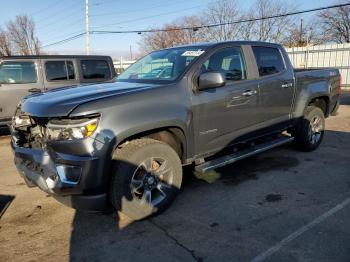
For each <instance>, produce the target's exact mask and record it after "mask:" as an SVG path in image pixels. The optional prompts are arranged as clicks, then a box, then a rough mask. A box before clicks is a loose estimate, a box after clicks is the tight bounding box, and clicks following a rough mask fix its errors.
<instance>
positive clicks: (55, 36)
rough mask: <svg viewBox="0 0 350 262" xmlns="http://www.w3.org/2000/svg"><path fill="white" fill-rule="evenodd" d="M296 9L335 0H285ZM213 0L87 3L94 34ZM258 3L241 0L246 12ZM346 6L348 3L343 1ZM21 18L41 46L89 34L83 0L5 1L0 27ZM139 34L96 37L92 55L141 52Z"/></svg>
mask: <svg viewBox="0 0 350 262" xmlns="http://www.w3.org/2000/svg"><path fill="white" fill-rule="evenodd" d="M281 1H283V2H286V3H291V4H293V5H295V6H296V7H297V9H309V8H314V7H320V6H326V5H330V4H333V3H334V1H333V0H317V1H307V0H293V1H290V0H281ZM209 2H211V0H129V1H125V0H89V11H90V26H91V30H133V29H135V30H140V29H148V28H151V27H156V28H157V27H161V26H162V25H163V24H164V23H167V22H171V21H173V20H175V19H177V18H179V17H181V16H184V15H191V14H197V13H199V12H200V11H201V10H203V9H204V8H205V7H206V5H207V4H208V3H209ZM253 2H254V0H238V3H239V5H240V6H241V7H242V8H248V7H249V6H251V4H252V3H253ZM344 2H346V1H345V0H344ZM18 14H28V15H29V16H31V17H32V18H33V19H34V21H35V23H36V28H37V34H38V37H39V39H40V40H41V42H42V44H43V45H47V44H50V43H53V42H56V41H59V40H62V39H64V38H67V37H70V36H72V35H75V34H77V33H81V32H84V30H85V0H46V1H43V0H11V1H5V2H4V3H2V7H1V15H0V26H1V27H4V24H5V23H6V21H8V20H9V19H13V18H14V17H15V16H16V15H18ZM140 39H141V37H140V36H139V35H137V34H117V35H92V36H91V50H92V52H93V53H105V54H112V55H113V56H119V55H123V56H125V57H127V56H128V54H129V49H130V46H131V47H132V50H133V52H137V51H138V49H139V45H138V43H139V41H140ZM45 50H46V51H49V52H53V53H81V54H83V53H84V52H85V38H84V37H83V38H80V39H76V40H74V41H72V42H69V43H65V44H62V45H56V46H52V47H49V48H46V49H45Z"/></svg>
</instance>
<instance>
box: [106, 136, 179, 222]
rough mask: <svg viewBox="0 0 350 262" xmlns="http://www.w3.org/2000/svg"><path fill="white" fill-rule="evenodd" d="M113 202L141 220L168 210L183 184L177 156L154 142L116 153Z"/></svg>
mask: <svg viewBox="0 0 350 262" xmlns="http://www.w3.org/2000/svg"><path fill="white" fill-rule="evenodd" d="M113 159H114V161H115V163H114V166H113V170H112V172H113V173H112V181H111V188H110V199H111V202H112V204H113V206H114V207H115V208H116V209H117V210H119V211H121V212H122V213H124V214H125V215H127V216H128V217H130V218H132V219H134V220H139V219H142V218H145V217H147V216H150V215H152V214H156V213H159V212H162V211H163V210H165V209H166V208H167V207H168V206H169V205H170V204H171V202H172V201H173V200H174V198H175V196H176V194H177V193H178V191H179V189H180V187H181V182H182V166H181V161H180V158H179V156H178V155H177V153H176V152H175V151H174V150H173V149H172V148H171V147H170V146H169V145H167V144H165V143H163V142H160V141H157V140H153V139H148V138H145V139H136V140H133V141H130V142H128V143H126V144H124V145H122V146H121V147H119V148H118V149H117V150H116V151H115V152H114V154H113Z"/></svg>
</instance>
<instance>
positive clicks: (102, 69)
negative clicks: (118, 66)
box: [79, 58, 115, 83]
mask: <svg viewBox="0 0 350 262" xmlns="http://www.w3.org/2000/svg"><path fill="white" fill-rule="evenodd" d="M79 70H80V75H81V79H80V81H81V82H82V83H98V82H106V81H109V80H111V79H112V78H113V77H114V75H115V72H113V71H112V70H114V68H111V66H110V63H109V61H107V60H104V59H101V58H95V59H85V58H84V59H81V60H80V67H79Z"/></svg>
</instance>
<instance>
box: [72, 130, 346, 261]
mask: <svg viewBox="0 0 350 262" xmlns="http://www.w3.org/2000/svg"><path fill="white" fill-rule="evenodd" d="M327 134H328V135H327V137H333V140H336V141H337V142H338V141H339V142H340V141H343V140H344V139H349V134H347V133H343V132H334V131H327ZM339 139H340V140H339ZM344 141H345V140H344ZM333 142H334V141H333ZM333 142H332V140H331V139H329V138H328V144H329V145H328V146H330V147H331V146H332V143H333ZM323 146H324V145H323ZM319 150H320V149H319ZM335 150H336V149H335ZM273 151H274V152H273ZM316 152H317V151H316ZM294 154H299V153H298V152H297V151H295V150H294V148H293V147H292V146H291V145H287V146H284V147H282V148H278V149H274V150H272V151H270V153H264V154H261V155H258V156H255V157H250V158H248V159H245V160H241V161H239V162H237V163H234V164H231V165H229V166H226V167H223V168H220V169H218V170H217V173H219V176H218V180H217V181H216V183H213V184H209V183H207V182H205V181H203V180H198V179H196V178H195V177H194V176H193V175H192V174H191V173H192V171H191V169H188V168H186V169H185V170H184V177H185V182H184V185H183V189H182V192H181V194H180V196H179V197H178V200H177V201H175V203H174V204H173V206H171V207H170V209H169V210H168V211H166V212H165V213H163V214H161V215H159V216H157V217H153V218H149V219H146V220H143V221H140V222H131V221H130V220H129V221H128V219H124V218H120V217H119V215H116V214H114V215H103V214H98V213H86V212H81V211H77V212H76V214H75V217H74V221H73V225H72V227H73V228H72V234H71V243H70V259H71V261H80V260H94V261H113V260H115V259H118V260H120V261H132V260H140V258H141V260H143V261H145V260H154V261H156V260H157V259H159V260H162V261H163V260H166V259H167V260H169V259H170V260H181V261H191V260H192V261H193V260H195V261H202V260H203V258H202V257H200V256H199V255H198V254H196V252H195V251H194V250H193V249H191V248H188V247H187V246H186V245H185V244H183V243H182V242H181V241H180V240H178V239H179V238H183V239H185V240H184V241H185V242H187V243H188V242H190V243H192V241H201V239H202V238H207V237H209V239H210V235H211V232H213V230H216V228H217V227H218V226H219V224H218V223H217V222H216V221H217V219H218V217H217V216H218V214H217V213H216V212H215V210H216V209H217V208H219V207H220V208H221V209H220V212H221V213H222V212H224V217H225V218H224V219H225V221H227V223H228V224H229V225H231V226H232V224H234V222H233V221H235V220H239V219H240V216H241V214H239V213H237V212H236V211H234V210H232V207H233V206H234V205H233V203H234V201H240V200H238V199H235V198H236V193H237V194H242V192H241V191H240V190H242V189H243V188H244V187H245V186H246V187H249V188H251V189H250V190H253V192H255V191H256V192H257V191H258V188H259V187H261V185H263V184H264V183H266V182H261V180H266V178H265V177H264V176H266V175H269V174H271V172H272V173H273V172H277V173H279V174H281V175H282V174H285V173H286V172H287V173H289V174H291V176H292V177H293V176H303V175H304V173H303V172H300V171H299V170H300V166H299V164H300V158H298V157H297V156H295V157H294V156H293V155H294ZM312 155H313V153H310V157H305V158H304V159H303V160H302V161H303V162H305V163H312V162H313V161H314V159H313V158H311V157H312ZM266 173H268V174H266ZM281 177H283V176H281ZM293 179H296V178H293ZM251 183H254V184H251ZM269 183H272V184H273V182H272V181H271V182H269ZM228 186H230V187H228ZM254 188H256V189H257V190H255V189H254ZM235 191H237V192H235ZM207 192H209V193H208V194H207ZM216 192H217V193H216ZM225 192H230V193H229V194H228V195H226V193H225ZM295 194H299V196H302V194H304V193H302V192H295ZM210 196H215V199H212V198H211V197H210ZM251 197H252V200H254V197H253V196H251ZM283 197H284V196H282V195H281V194H274V193H272V194H266V195H264V196H263V198H262V199H260V201H255V200H254V201H255V203H254V205H255V204H257V205H260V206H261V205H265V203H267V202H271V203H275V202H276V203H277V202H279V201H281V200H282V198H283ZM246 201H251V200H250V199H249V198H248V199H247V200H246ZM236 204H237V203H236ZM236 204H235V205H236ZM238 205H242V207H243V208H242V209H243V210H241V212H242V213H244V212H246V211H245V210H244V207H245V204H244V203H243V204H242V203H239V204H238ZM236 208H237V206H236ZM285 208H288V207H285ZM273 212H274V213H273V214H269V215H266V217H265V215H264V216H262V218H261V217H256V218H253V217H251V218H248V220H247V221H244V224H245V225H246V226H247V227H248V225H249V224H250V223H252V224H258V223H260V222H261V221H264V220H265V219H272V218H274V217H279V216H281V215H285V214H287V211H283V212H282V211H276V210H275V211H273ZM221 215H223V214H221ZM256 215H259V213H257V214H256ZM184 217H186V218H184ZM199 218H200V221H201V222H199ZM244 219H247V218H244ZM249 219H251V221H249ZM230 220H231V222H230ZM203 221H207V224H206V225H204V228H205V229H204V230H203V224H201V223H203ZM198 226H201V231H196V229H195V228H196V227H198ZM177 228H181V230H177ZM183 228H186V232H183V231H182V230H183ZM242 228H243V226H237V227H235V228H234V231H235V232H233V233H232V232H231V233H230V234H238V235H237V239H235V240H234V242H235V245H236V247H239V246H240V245H243V244H242V243H243V242H244V240H242V239H241V236H239V234H240V233H241V230H243V229H242ZM191 230H193V232H192V233H191ZM221 230H223V231H222V232H221V234H223V235H222V236H224V237H223V239H225V237H226V236H225V229H223V228H221ZM170 232H172V233H170ZM192 238H193V239H195V240H193V239H192ZM206 241H213V243H212V244H213V248H214V247H215V245H216V244H218V245H221V246H220V248H225V249H224V250H225V252H228V253H227V254H225V253H223V254H222V256H223V257H222V258H226V259H228V257H229V255H228V254H230V252H231V253H232V250H231V249H230V248H228V246H230V244H224V243H221V241H222V240H221V239H217V240H216V239H213V240H206ZM225 241H227V239H225ZM251 241H253V242H254V241H255V237H253V240H251ZM240 242H242V243H240ZM215 243H216V244H215ZM225 245H226V247H225ZM227 245H228V246H227ZM174 247H175V249H174ZM251 248H252V249H254V245H253V246H252V247H251ZM230 250H231V251H230ZM208 252H209V251H208ZM242 252H243V251H242ZM244 252H246V254H245V256H246V258H247V257H251V255H252V254H251V251H250V250H246V251H244Z"/></svg>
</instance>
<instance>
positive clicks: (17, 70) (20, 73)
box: [0, 61, 37, 84]
mask: <svg viewBox="0 0 350 262" xmlns="http://www.w3.org/2000/svg"><path fill="white" fill-rule="evenodd" d="M36 82H37V73H36V66H35V63H34V61H4V62H1V63H0V84H29V83H36Z"/></svg>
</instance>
